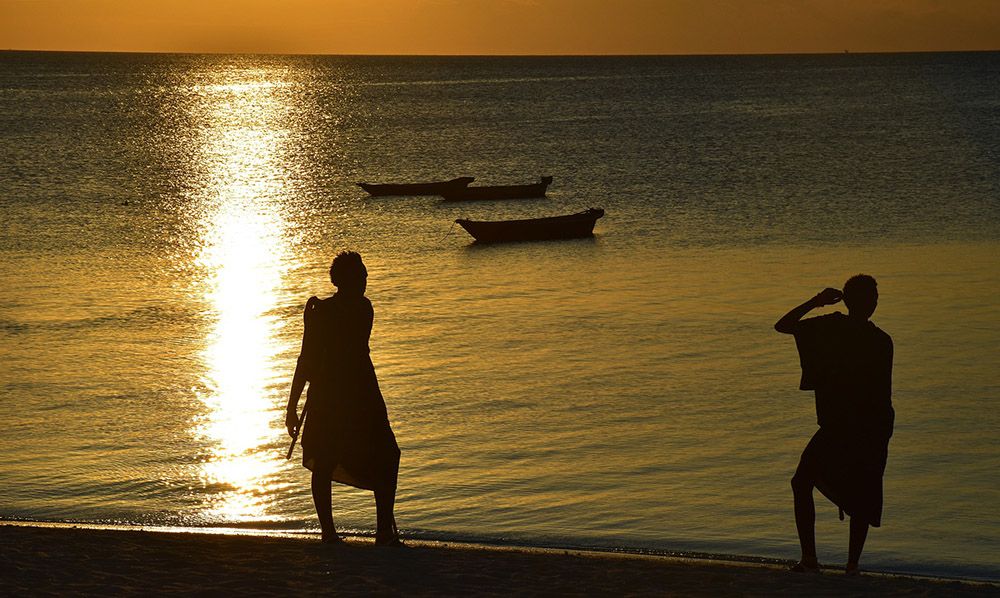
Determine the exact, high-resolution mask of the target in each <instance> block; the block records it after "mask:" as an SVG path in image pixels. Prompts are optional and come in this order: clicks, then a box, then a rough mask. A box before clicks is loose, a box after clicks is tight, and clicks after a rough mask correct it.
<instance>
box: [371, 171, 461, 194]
mask: <svg viewBox="0 0 1000 598" xmlns="http://www.w3.org/2000/svg"><path fill="white" fill-rule="evenodd" d="M474 180H476V179H474V178H473V177H471V176H463V177H458V178H457V179H451V180H450V181H434V182H431V183H356V184H357V186H358V187H361V188H362V189H364V190H365V191H367V192H368V193H369V194H370V195H371V196H372V197H385V196H387V195H443V193H444V191H445V190H447V189H451V188H455V189H460V188H463V187H465V186H466V185H468V184H469V183H471V182H472V181H474Z"/></svg>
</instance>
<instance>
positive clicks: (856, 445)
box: [774, 274, 895, 575]
mask: <svg viewBox="0 0 1000 598" xmlns="http://www.w3.org/2000/svg"><path fill="white" fill-rule="evenodd" d="M841 299H843V300H844V304H845V305H847V311H848V314H847V315H846V316H845V315H843V314H841V313H840V312H835V313H832V314H828V315H824V316H819V317H815V318H808V319H805V320H803V319H802V317H803V316H804V315H806V314H807V313H808V312H809V311H810V310H812V309H814V308H817V307H822V306H824V305H833V304H834V303H837V302H838V301H840V300H841ZM877 304H878V289H877V286H876V283H875V279H874V278H872V277H871V276H867V275H864V274H859V275H857V276H854V277H852V278H851V279H850V280H848V281H847V283H846V284H845V285H844V290H843V292H841V291H838V290H837V289H830V288H828V289H825V290H823V291H822V292H820V293H819V294H818V295H816V296H815V297H813V298H812V299H810V300H809V301H806V302H805V303H803V304H802V305H800V306H798V307H796V308H795V309H793V310H791V311H790V312H788V313H787V314H785V315H784V317H782V318H781V319H780V320H778V322H777V323H776V324H775V325H774V329H775V330H777V331H778V332H783V333H785V334H793V335H795V344H796V347H797V348H798V351H799V360H800V362H801V365H802V381H801V383H800V385H799V388H800V389H801V390H814V391H816V417H817V420H818V423H819V430H818V431H817V432H816V434H815V435H814V436H813V437H812V440H810V441H809V444H808V445H807V446H806V448H805V450H804V451H802V457H801V459H800V461H799V466H798V469H797V470H796V471H795V476H794V477H793V478H792V492H793V494H794V497H795V526H796V528H797V529H798V534H799V543H800V545H801V546H802V559H801V560H800V561H799V563H798V564H796V565H795V566H794V567H792V569H793V570H795V571H819V563H818V561H817V559H816V534H815V521H816V507H815V504H814V503H813V488H819V490H820V492H822V493H823V494H824V495H825V496H826V497H827V498H829V499H830V500H831V501H832V502H833V503H834V504H836V505H837V506H838V507H839V508H840V511H841V518H843V514H844V513H845V512H846V513H847V514H848V515H850V517H851V526H850V527H851V534H850V546H849V550H848V556H847V569H846V572H847V573H848V574H849V575H854V574H857V573H858V561H859V559H860V558H861V551H862V549H863V548H864V545H865V538H866V537H867V535H868V526H869V525H872V526H875V527H879V526H880V525H881V521H882V474H883V473H884V472H885V463H886V457H887V456H888V447H889V438H890V437H891V436H892V426H893V419H894V417H895V413H894V411H893V409H892V399H891V395H892V339H891V338H890V337H889V335H888V334H886V333H885V332H883V331H882V330H880V329H879V328H878V327H877V326H876V325H875V324H873V323H872V322H870V321H869V319H868V318H870V317H871V315H872V313H874V311H875V307H876V305H877Z"/></svg>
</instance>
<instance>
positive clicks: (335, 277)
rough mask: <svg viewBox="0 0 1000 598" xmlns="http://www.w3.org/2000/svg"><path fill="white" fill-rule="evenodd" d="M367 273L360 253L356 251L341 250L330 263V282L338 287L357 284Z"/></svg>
mask: <svg viewBox="0 0 1000 598" xmlns="http://www.w3.org/2000/svg"><path fill="white" fill-rule="evenodd" d="M367 274H368V270H367V269H366V268H365V264H364V262H362V261H361V254H359V253H358V252H356V251H341V252H340V253H338V254H337V257H335V258H333V263H332V264H330V282H332V283H333V284H334V285H336V286H338V287H341V286H345V285H346V286H351V285H357V284H359V283H360V282H361V281H362V280H363V279H364V277H365V276H366V275H367Z"/></svg>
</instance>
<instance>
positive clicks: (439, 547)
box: [0, 525, 1000, 596]
mask: <svg viewBox="0 0 1000 598" xmlns="http://www.w3.org/2000/svg"><path fill="white" fill-rule="evenodd" d="M0 546H2V547H3V548H2V549H0V592H2V593H3V594H4V595H9V596H14V595H44V594H59V595H67V594H88V595H94V594H101V595H139V594H155V595H164V594H203V595H219V594H227V595H259V596H276V595H283V594H286V595H291V594H297V595H302V594H320V593H335V594H364V595H371V594H378V595H466V594H475V595H504V596H506V595H511V594H519V595H552V594H557V595H661V596H662V595H678V596H718V595H743V596H748V595H749V596H755V595H759V596H764V595H779V594H791V595H808V596H843V595H851V596H990V595H994V596H995V595H1000V587H998V586H995V585H983V584H976V583H965V582H956V581H944V580H930V579H921V578H913V577H903V576H890V575H882V574H867V575H863V576H861V577H854V578H848V577H845V576H844V575H842V574H841V573H839V572H837V571H835V570H829V571H827V572H825V573H824V574H823V575H803V574H795V573H790V572H787V571H785V570H784V569H783V567H779V566H777V565H765V564H738V563H729V562H718V561H711V560H695V559H676V558H669V557H645V556H630V555H617V554H602V553H587V552H573V551H555V550H532V549H512V548H495V547H482V546H469V545H460V544H450V545H448V544H439V543H430V542H417V541H410V542H408V545H407V547H406V548H400V549H398V548H376V547H375V546H374V545H373V544H372V543H371V541H370V540H367V539H363V538H357V539H355V538H351V539H348V541H347V542H346V543H345V544H344V545H341V546H326V545H322V544H320V543H319V542H318V541H317V540H316V539H315V538H290V537H269V536H260V535H223V534H207V533H170V532H153V531H133V530H111V529H84V528H73V527H34V526H28V525H4V526H0Z"/></svg>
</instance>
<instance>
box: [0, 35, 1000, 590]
mask: <svg viewBox="0 0 1000 598" xmlns="http://www.w3.org/2000/svg"><path fill="white" fill-rule="evenodd" d="M998 67H1000V55H998V54H996V53H992V54H991V53H986V54H938V55H881V56H875V55H872V56H859V55H849V56H788V57H778V56H775V57H702V58H607V59H597V58H545V59H542V58H530V59H529V58H495V59H487V58H363V57H352V58H342V57H267V56H254V57H240V56H193V55H192V56H188V55H176V56H169V55H102V54H44V53H13V52H7V53H0V155H2V156H3V159H2V160H0V181H3V184H2V185H0V209H2V213H3V217H2V220H0V231H2V236H0V258H2V259H0V280H2V281H3V285H2V287H0V384H2V388H3V400H2V402H0V421H2V422H3V424H4V428H3V432H2V434H0V517H6V518H17V519H38V520H46V521H100V522H122V523H144V524H160V525H184V526H236V525H252V526H255V527H262V528H274V529H293V530H294V529H303V528H313V527H315V523H314V522H313V513H312V506H311V501H310V498H309V495H308V489H307V482H308V478H307V475H306V472H305V470H304V469H302V468H301V467H300V466H298V465H297V464H296V462H295V460H293V461H285V460H284V450H285V448H286V447H287V442H286V440H287V438H286V436H285V435H284V432H283V429H282V417H283V406H284V402H285V398H286V394H287V390H288V383H289V381H290V377H291V372H292V369H293V364H294V358H295V356H296V354H297V351H298V340H299V335H300V334H301V317H300V316H301V309H302V307H303V305H304V303H305V300H306V298H307V297H309V296H310V295H312V294H319V295H323V294H329V293H330V292H332V289H331V287H330V285H329V283H328V282H326V275H325V272H326V269H327V267H328V266H329V260H330V258H331V257H332V255H333V254H334V253H335V252H336V251H338V250H340V249H343V248H354V249H357V250H359V251H361V252H362V254H363V255H364V256H365V259H366V262H367V264H368V266H369V270H370V272H371V275H370V279H369V292H368V295H369V297H370V298H371V299H372V301H373V303H374V305H375V310H376V321H375V329H374V332H373V338H372V351H373V353H372V354H373V359H374V362H375V364H376V368H377V369H378V372H379V375H380V380H381V383H382V388H383V392H384V394H385V396H386V400H387V403H388V407H389V413H390V418H391V420H392V422H393V426H394V429H395V431H396V435H397V438H398V440H399V444H400V446H401V448H402V450H403V461H402V465H401V473H400V490H399V503H398V510H397V517H398V520H399V522H400V526H401V528H402V529H403V530H404V533H408V534H413V535H425V536H428V537H438V538H470V539H478V540H484V541H497V540H509V541H516V542H522V543H527V544H549V545H574V546H599V547H618V548H628V549H660V550H688V551H707V552H716V553H728V554H755V555H761V556H770V557H783V558H792V557H794V556H796V555H797V543H796V541H795V531H794V524H793V521H792V518H791V493H790V489H789V486H788V479H789V478H790V476H791V473H792V471H793V470H794V467H795V464H796V462H797V459H798V455H799V452H800V451H801V448H802V447H803V446H804V445H805V442H806V441H807V440H808V438H809V436H810V435H811V434H812V432H813V430H814V425H815V424H814V414H813V405H812V397H811V395H810V394H809V393H803V392H800V391H797V390H795V389H796V387H797V382H798V371H797V357H796V355H795V351H794V347H793V345H792V343H791V341H790V340H789V339H788V338H787V337H782V336H781V335H778V334H776V333H774V332H773V331H772V330H771V325H772V324H773V322H774V321H775V320H776V319H777V318H778V317H779V316H780V315H781V314H783V313H784V312H785V311H786V310H787V309H788V308H790V307H791V306H793V305H797V304H798V303H800V302H801V301H802V300H804V299H806V298H808V297H809V296H811V295H812V294H813V293H815V292H816V291H817V290H819V289H820V288H822V287H824V286H829V285H839V284H841V283H842V282H843V280H844V279H846V278H847V277H848V276H849V275H851V274H854V273H856V272H859V271H864V272H870V273H872V274H874V275H875V276H876V277H877V278H878V279H879V281H880V283H881V284H880V293H881V299H882V303H881V305H880V307H879V310H878V312H877V313H876V316H875V320H876V322H878V323H879V325H880V326H882V327H883V328H884V329H885V330H887V331H888V332H889V333H890V334H892V335H893V338H894V340H895V344H896V367H895V394H894V402H895V405H896V409H897V429H896V435H895V437H894V438H893V441H892V444H891V447H890V458H889V466H888V470H887V473H886V507H885V514H884V518H883V520H884V527H883V528H881V529H879V530H876V531H873V532H872V534H871V535H870V539H869V543H868V547H867V551H866V556H865V562H866V564H867V565H868V566H870V567H873V568H889V569H894V570H902V571H919V572H927V573H939V574H948V575H967V576H978V577H987V578H993V579H997V578H1000V568H998V567H997V563H998V562H1000V516H998V514H997V513H996V511H995V505H997V504H1000V489H998V484H997V477H996V470H997V467H998V465H1000V447H998V444H997V441H996V432H997V430H998V429H1000V416H998V415H997V412H996V410H994V409H993V403H994V402H995V399H996V398H997V396H998V391H1000V374H998V371H1000V370H998V368H997V359H996V347H997V345H998V342H1000V307H998V302H997V299H996V297H997V293H998V291H1000V268H998V260H997V257H996V255H997V250H998V245H1000V243H998V241H1000V168H998V166H1000V163H998V162H1000V161H998V156H1000V75H998V73H1000V68H998ZM543 174H549V175H553V176H554V177H555V182H554V183H553V185H552V187H550V193H549V198H548V199H543V200H528V201H513V202H477V203H469V204H445V203H442V202H441V201H440V200H438V199H437V198H429V197H425V198H382V199H370V198H367V197H365V196H364V194H363V193H361V192H360V190H359V189H357V188H356V187H355V186H354V185H353V184H352V183H353V182H355V181H359V180H369V181H388V180H415V179H416V180H426V179H434V178H451V177H454V176H460V175H472V176H476V177H477V181H478V182H479V183H483V184H488V183H516V182H528V181H530V180H533V179H535V178H536V177H537V176H539V175H543ZM588 206H596V207H603V208H604V209H605V210H606V211H607V216H606V217H605V218H604V219H602V220H600V221H599V222H598V225H597V229H596V233H597V234H596V236H595V238H593V239H586V240H578V241H568V242H552V243H528V244H516V245H509V246H491V247H481V246H475V245H471V244H470V243H469V241H470V239H469V238H468V237H467V236H466V235H465V233H464V231H462V230H461V229H458V228H457V227H454V226H453V225H452V221H453V220H454V219H455V218H457V217H471V218H504V217H527V216H533V215H548V214H557V213H563V212H570V211H578V210H579V209H582V208H584V207H588ZM818 505H819V525H818V535H819V542H820V551H821V559H822V560H824V561H825V562H831V563H839V562H842V561H843V560H844V558H845V556H844V555H845V553H846V542H847V530H846V525H843V524H840V523H838V522H837V521H836V511H835V509H834V508H833V507H832V506H830V505H828V504H826V503H824V502H822V501H820V502H819V503H818ZM335 514H336V516H337V517H338V521H339V524H340V525H341V526H342V527H345V528H347V529H354V530H370V529H371V528H372V527H373V525H374V505H373V501H372V500H371V497H370V494H369V493H365V492H361V491H356V490H349V489H343V488H342V489H338V490H337V491H336V493H335Z"/></svg>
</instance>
